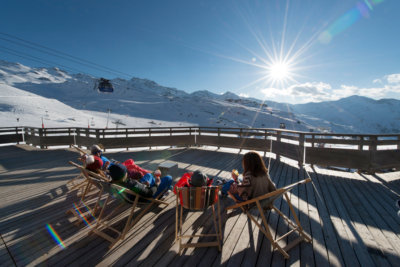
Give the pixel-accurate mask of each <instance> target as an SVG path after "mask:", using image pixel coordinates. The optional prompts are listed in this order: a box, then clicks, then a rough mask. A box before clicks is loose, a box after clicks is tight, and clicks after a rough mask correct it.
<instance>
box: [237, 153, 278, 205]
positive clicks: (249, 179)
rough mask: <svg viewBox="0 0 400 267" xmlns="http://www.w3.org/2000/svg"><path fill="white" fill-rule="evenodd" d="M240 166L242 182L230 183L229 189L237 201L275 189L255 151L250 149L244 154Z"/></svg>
mask: <svg viewBox="0 0 400 267" xmlns="http://www.w3.org/2000/svg"><path fill="white" fill-rule="evenodd" d="M242 166H243V182H242V183H240V184H238V183H232V185H231V187H230V189H229V192H230V193H231V194H232V195H233V196H234V198H235V200H236V201H237V202H243V201H246V200H250V199H252V198H255V197H258V196H261V195H264V194H267V193H269V192H272V191H275V190H276V186H275V184H274V183H273V182H272V180H271V178H270V176H269V173H268V169H267V167H266V166H265V164H264V161H263V159H262V158H261V156H260V155H259V154H258V153H257V152H254V151H251V152H248V153H246V154H244V156H243V159H242Z"/></svg>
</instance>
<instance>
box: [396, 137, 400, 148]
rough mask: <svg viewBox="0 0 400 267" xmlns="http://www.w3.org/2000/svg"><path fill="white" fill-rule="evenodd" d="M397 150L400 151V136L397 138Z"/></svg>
mask: <svg viewBox="0 0 400 267" xmlns="http://www.w3.org/2000/svg"><path fill="white" fill-rule="evenodd" d="M396 148H397V149H400V135H398V136H397V147H396Z"/></svg>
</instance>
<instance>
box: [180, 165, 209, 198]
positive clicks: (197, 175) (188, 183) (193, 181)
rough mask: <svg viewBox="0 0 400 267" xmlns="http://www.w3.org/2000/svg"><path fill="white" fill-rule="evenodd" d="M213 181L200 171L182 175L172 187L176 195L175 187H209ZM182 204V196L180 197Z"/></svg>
mask: <svg viewBox="0 0 400 267" xmlns="http://www.w3.org/2000/svg"><path fill="white" fill-rule="evenodd" d="M212 182H213V180H212V179H209V178H208V177H207V175H205V174H204V173H202V172H201V171H194V172H187V173H185V174H183V175H182V177H181V178H180V179H179V181H178V182H177V183H176V184H175V185H174V194H175V195H176V194H177V187H202V186H211V185H212ZM180 201H181V204H182V196H180Z"/></svg>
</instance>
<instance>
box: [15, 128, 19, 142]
mask: <svg viewBox="0 0 400 267" xmlns="http://www.w3.org/2000/svg"><path fill="white" fill-rule="evenodd" d="M15 136H16V137H17V144H18V145H19V139H18V127H15Z"/></svg>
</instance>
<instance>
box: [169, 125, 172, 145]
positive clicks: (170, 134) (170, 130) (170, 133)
mask: <svg viewBox="0 0 400 267" xmlns="http://www.w3.org/2000/svg"><path fill="white" fill-rule="evenodd" d="M169 136H172V127H170V128H169ZM170 148H172V146H170Z"/></svg>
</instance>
